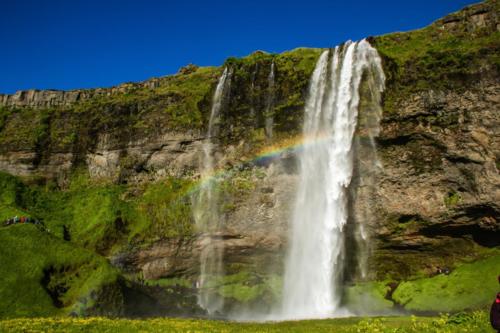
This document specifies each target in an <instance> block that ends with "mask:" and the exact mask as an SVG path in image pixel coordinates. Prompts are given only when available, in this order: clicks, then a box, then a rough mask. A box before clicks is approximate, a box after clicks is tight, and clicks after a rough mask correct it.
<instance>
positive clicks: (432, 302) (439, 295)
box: [393, 255, 500, 312]
mask: <svg viewBox="0 0 500 333" xmlns="http://www.w3.org/2000/svg"><path fill="white" fill-rule="evenodd" d="M498 267H500V255H496V256H493V257H490V258H487V259H483V260H480V261H477V262H474V263H470V264H463V265H461V266H459V267H457V268H456V269H455V270H453V271H452V272H451V274H449V275H444V274H440V275H437V276H434V277H432V278H424V279H418V280H414V281H407V282H402V283H401V284H400V285H399V286H398V287H397V289H396V291H395V292H394V294H393V299H394V300H395V301H396V302H397V303H399V304H401V305H403V306H404V307H405V309H407V310H412V311H436V312H449V311H460V310H463V309H474V308H479V307H482V306H485V305H487V304H489V303H490V301H491V300H492V299H493V297H494V295H495V294H496V292H497V289H498V281H497V276H498Z"/></svg>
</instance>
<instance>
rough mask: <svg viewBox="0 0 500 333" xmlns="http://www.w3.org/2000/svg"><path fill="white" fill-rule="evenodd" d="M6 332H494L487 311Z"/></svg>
mask: <svg viewBox="0 0 500 333" xmlns="http://www.w3.org/2000/svg"><path fill="white" fill-rule="evenodd" d="M0 330H4V331H6V332H13V333H14V332H47V331H48V332H102V333H115V332H116V333H118V332H120V333H121V332H130V333H132V332H186V333H187V332H225V333H229V332H291V333H293V332H297V333H298V332H300V333H302V332H318V333H319V332H325V333H326V332H333V331H334V332H338V333H364V332H366V333H372V332H380V333H421V332H428V333H460V332H477V333H480V332H491V328H490V326H489V321H488V318H487V313H486V311H478V312H473V313H469V314H461V315H460V316H451V317H450V316H447V315H443V316H441V317H436V318H429V317H385V318H371V319H368V318H341V319H326V320H303V321H287V322H269V323H236V322H230V321H216V320H200V319H173V318H162V319H148V320H127V319H118V320H113V319H105V318H89V319H75V318H57V319H53V318H37V319H13V320H4V321H0Z"/></svg>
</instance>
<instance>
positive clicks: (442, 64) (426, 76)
mask: <svg viewBox="0 0 500 333" xmlns="http://www.w3.org/2000/svg"><path fill="white" fill-rule="evenodd" d="M480 6H482V7H489V6H497V4H495V2H494V1H487V2H486V3H483V4H481V5H480ZM478 8H479V6H476V8H474V10H476V11H477V10H478ZM497 10H498V9H497ZM493 11H494V9H493ZM467 15H471V10H465V11H460V12H457V13H455V14H452V15H449V16H448V17H449V18H453V19H452V21H454V22H452V23H449V24H447V23H446V21H445V19H441V20H439V21H437V22H436V23H434V24H432V25H430V26H428V27H426V28H423V29H419V30H414V31H410V32H400V33H391V34H388V35H383V36H378V37H373V38H372V39H371V42H372V44H374V45H375V47H376V48H377V50H378V52H379V53H380V54H381V55H382V57H383V59H384V71H385V73H386V76H387V78H388V89H386V94H385V101H384V110H385V112H396V111H397V105H398V103H399V102H398V101H404V100H405V99H406V98H407V96H408V95H409V94H410V93H414V92H418V91H423V90H429V89H434V90H445V89H454V90H456V91H459V90H460V89H461V88H463V87H464V86H467V85H468V84H469V83H473V82H474V81H475V80H477V78H478V77H480V76H481V75H483V76H487V75H488V74H487V72H488V71H493V72H495V71H496V72H498V70H499V69H500V57H499V54H500V52H499V45H500V43H499V40H500V32H499V31H497V29H496V25H495V26H483V27H475V28H474V30H473V31H471V26H470V21H469V20H468V19H467ZM481 73H482V74H481ZM477 74H480V75H477Z"/></svg>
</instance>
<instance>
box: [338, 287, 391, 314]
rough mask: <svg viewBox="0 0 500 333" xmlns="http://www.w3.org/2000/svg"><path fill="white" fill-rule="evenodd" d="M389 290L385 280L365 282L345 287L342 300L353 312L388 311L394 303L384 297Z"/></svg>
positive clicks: (379, 312) (378, 312)
mask: <svg viewBox="0 0 500 333" xmlns="http://www.w3.org/2000/svg"><path fill="white" fill-rule="evenodd" d="M389 291H390V287H389V286H387V283H386V282H378V281H374V282H365V283H359V284H356V285H354V286H350V287H347V288H346V289H345V293H344V299H343V302H344V303H345V306H346V307H347V308H348V309H350V310H351V311H354V312H355V313H363V314H367V313H374V314H375V313H376V314H381V313H390V312H391V311H392V309H393V307H394V303H393V302H391V301H389V300H387V299H386V298H385V297H386V295H387V293H388V292H389Z"/></svg>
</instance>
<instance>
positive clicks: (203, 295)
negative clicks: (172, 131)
mask: <svg viewBox="0 0 500 333" xmlns="http://www.w3.org/2000/svg"><path fill="white" fill-rule="evenodd" d="M231 75H232V73H231V71H230V70H228V69H227V68H225V69H224V72H223V73H222V75H221V77H220V78H219V81H218V83H217V87H216V89H215V93H214V96H213V99H212V108H211V111H210V119H209V123H208V130H207V136H206V139H205V141H204V142H203V147H202V149H203V158H202V163H201V166H202V167H201V179H202V185H201V188H200V190H199V191H198V192H197V193H195V195H193V198H192V199H193V216H194V220H195V226H196V230H197V231H198V232H199V233H200V237H201V243H200V245H201V249H200V278H199V281H198V283H197V287H198V305H199V306H200V307H202V308H203V309H205V310H206V311H207V312H208V313H209V314H215V313H217V312H218V311H220V310H221V309H222V307H223V305H224V299H223V298H222V297H221V296H219V295H218V294H217V292H216V290H215V284H216V283H217V278H218V277H221V276H222V275H223V274H224V269H223V261H222V260H223V255H224V248H223V242H220V241H218V240H219V238H220V234H219V233H220V230H221V216H220V214H219V205H218V202H219V198H218V191H217V188H216V186H217V183H216V182H217V180H216V179H215V178H213V177H212V176H213V171H214V158H213V138H214V137H215V136H216V135H217V134H218V133H217V132H218V127H219V113H220V110H221V108H222V106H223V103H224V96H225V95H226V94H227V92H228V91H229V89H228V88H229V86H230V84H231Z"/></svg>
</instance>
